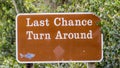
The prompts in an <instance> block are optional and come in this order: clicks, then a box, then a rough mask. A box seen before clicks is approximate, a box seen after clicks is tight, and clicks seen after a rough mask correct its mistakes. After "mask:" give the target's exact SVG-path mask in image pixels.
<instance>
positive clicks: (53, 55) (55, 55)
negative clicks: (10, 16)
mask: <svg viewBox="0 0 120 68" xmlns="http://www.w3.org/2000/svg"><path fill="white" fill-rule="evenodd" d="M99 21H100V18H99V17H97V16H95V15H94V14H93V13H40V14H38V13H32V14H31V13H30V14H19V15H17V17H16V57H17V60H18V62H20V63H30V62H31V63H51V62H52V63H53V62H99V61H101V60H102V34H101V32H100V26H98V25H97V22H99Z"/></svg>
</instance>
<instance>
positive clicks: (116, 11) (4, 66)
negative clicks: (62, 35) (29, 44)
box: [0, 0, 120, 68]
mask: <svg viewBox="0 0 120 68" xmlns="http://www.w3.org/2000/svg"><path fill="white" fill-rule="evenodd" d="M56 12H57V13H64V12H93V13H95V14H96V15H97V16H99V17H100V18H101V22H100V23H99V25H100V26H101V31H102V33H103V36H104V38H103V52H104V54H103V60H102V61H101V62H99V63H95V66H96V68H120V0H0V68H26V65H25V64H20V63H18V62H17V61H16V55H15V52H16V44H15V42H16V41H15V39H16V38H15V32H16V30H15V17H16V15H17V14H19V13H56ZM34 67H35V68H58V67H59V68H87V65H86V63H51V64H50V63H49V64H43V63H42V64H34Z"/></svg>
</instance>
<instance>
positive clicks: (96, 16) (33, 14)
mask: <svg viewBox="0 0 120 68" xmlns="http://www.w3.org/2000/svg"><path fill="white" fill-rule="evenodd" d="M45 14H46V15H51V14H55V15H56V14H58V15H60V14H63V15H64V14H93V15H95V14H94V13H92V12H80V13H79V12H75V13H71V12H70V13H19V14H17V16H16V60H17V61H18V62H19V63H70V62H101V61H102V59H103V34H101V51H102V52H101V53H102V54H101V59H100V60H83V61H72V60H68V61H24V62H22V61H19V60H18V28H17V27H18V25H17V18H18V16H19V15H45ZM95 16H96V15H95ZM96 17H98V16H96ZM98 18H99V19H100V17H98Z"/></svg>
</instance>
